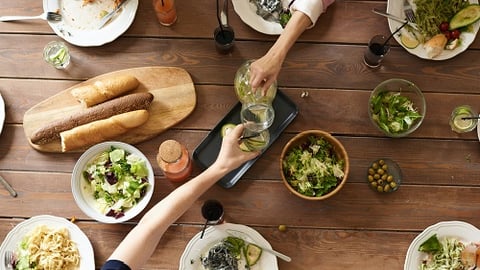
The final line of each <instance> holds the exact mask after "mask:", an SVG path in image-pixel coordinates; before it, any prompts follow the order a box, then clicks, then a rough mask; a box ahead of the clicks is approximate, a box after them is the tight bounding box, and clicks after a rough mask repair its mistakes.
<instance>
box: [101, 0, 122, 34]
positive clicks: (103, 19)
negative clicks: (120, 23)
mask: <svg viewBox="0 0 480 270" xmlns="http://www.w3.org/2000/svg"><path fill="white" fill-rule="evenodd" d="M127 1H128V0H123V1H122V2H121V3H120V4H119V5H118V6H117V7H116V8H115V9H114V10H113V11H112V12H110V13H108V14H107V15H105V16H104V17H103V18H102V21H100V25H99V26H98V29H102V28H103V27H104V26H105V24H107V22H109V21H110V19H112V17H113V16H114V15H115V14H117V13H118V11H120V9H121V8H122V6H123V4H125V3H126V2H127Z"/></svg>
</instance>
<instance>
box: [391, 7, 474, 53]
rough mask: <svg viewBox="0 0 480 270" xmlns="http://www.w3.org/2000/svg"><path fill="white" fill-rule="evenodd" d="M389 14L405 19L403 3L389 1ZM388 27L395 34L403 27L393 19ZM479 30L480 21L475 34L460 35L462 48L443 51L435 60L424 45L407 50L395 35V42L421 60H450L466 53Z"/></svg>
mask: <svg viewBox="0 0 480 270" xmlns="http://www.w3.org/2000/svg"><path fill="white" fill-rule="evenodd" d="M410 2H413V1H410ZM470 3H474V4H478V0H470ZM412 8H415V5H414V4H412ZM387 12H388V13H390V14H392V15H395V16H397V17H400V18H405V14H404V12H403V1H400V0H388V4H387ZM388 25H389V27H390V31H391V32H392V33H393V32H394V31H395V30H397V29H398V28H399V27H400V26H401V25H402V23H400V22H397V21H394V20H392V19H388ZM479 28H480V21H478V22H476V23H475V24H474V26H473V29H474V32H473V33H470V32H463V33H462V34H461V35H460V39H461V40H462V43H461V45H460V46H458V47H457V48H455V49H454V50H443V52H442V53H441V54H440V55H439V56H437V57H435V58H429V57H427V53H426V51H425V49H424V48H423V45H422V44H420V45H418V46H417V47H416V48H415V49H409V48H406V47H405V46H404V45H403V44H402V42H401V41H400V37H399V35H398V34H395V36H394V38H395V40H397V42H398V43H399V44H400V45H401V46H402V47H403V48H405V50H407V51H408V52H409V53H411V54H413V55H416V56H418V57H420V58H423V59H429V60H446V59H450V58H452V57H455V56H456V55H458V54H460V53H462V52H464V51H465V50H466V49H467V48H468V47H469V46H470V44H472V42H473V41H474V40H475V37H476V36H477V32H478V29H479Z"/></svg>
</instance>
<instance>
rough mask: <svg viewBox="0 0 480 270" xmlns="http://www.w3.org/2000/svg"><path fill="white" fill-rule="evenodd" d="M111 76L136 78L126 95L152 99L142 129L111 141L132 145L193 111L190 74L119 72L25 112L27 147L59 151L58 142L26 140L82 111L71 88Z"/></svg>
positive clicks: (146, 70) (173, 70)
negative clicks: (146, 95)
mask: <svg viewBox="0 0 480 270" xmlns="http://www.w3.org/2000/svg"><path fill="white" fill-rule="evenodd" d="M111 74H130V75H133V76H135V77H136V78H137V79H138V81H139V82H140V85H139V87H138V88H137V89H135V90H133V91H130V92H128V93H135V92H145V91H148V92H150V93H152V94H153V96H154V98H153V102H152V104H151V105H150V107H149V109H148V111H149V118H148V121H147V122H146V123H145V124H143V125H142V126H140V127H138V128H136V129H134V130H132V131H129V132H128V133H126V134H124V135H122V136H120V137H118V138H115V139H114V140H116V141H122V142H125V143H129V144H136V143H140V142H143V141H145V140H148V139H150V138H152V137H155V136H157V135H158V134H160V133H162V132H163V131H165V130H166V129H168V128H170V127H172V126H174V125H175V124H177V123H179V122H180V121H182V120H183V119H185V118H186V117H187V116H188V115H190V113H191V112H192V111H193V110H194V109H195V105H196V94H195V87H194V85H193V82H192V79H191V77H190V74H188V72H187V71H185V70H184V69H181V68H174V67H140V68H132V69H124V70H119V71H115V72H111V73H108V74H103V75H100V76H97V77H94V78H91V79H89V80H87V81H84V82H82V83H79V84H77V85H74V86H72V87H70V88H68V89H66V90H64V91H62V92H60V93H58V94H56V95H54V96H52V97H50V98H48V99H46V100H44V101H42V102H40V103H39V104H37V105H35V106H34V107H32V108H31V109H29V110H28V111H27V112H25V115H24V117H23V128H24V131H25V135H26V136H27V138H28V141H29V143H30V145H31V146H32V147H33V148H35V149H37V150H39V151H42V152H62V147H61V142H60V139H59V140H56V141H54V142H51V143H48V144H44V145H37V144H33V143H32V142H31V141H30V135H31V134H32V133H33V132H34V131H36V130H37V129H38V128H40V127H42V126H44V125H46V124H47V123H49V122H52V121H55V120H58V119H61V118H63V117H65V116H66V115H71V114H75V113H78V112H80V111H81V110H85V107H84V105H82V104H80V103H79V102H78V101H77V100H76V99H75V98H74V97H73V96H72V95H71V94H70V91H71V89H72V88H75V87H78V86H82V85H85V84H88V83H91V82H92V81H94V80H97V79H99V78H102V77H103V76H107V75H111ZM83 150H85V149H79V150H78V151H83ZM78 151H77V152H78Z"/></svg>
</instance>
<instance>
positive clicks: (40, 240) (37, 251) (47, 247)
mask: <svg viewBox="0 0 480 270" xmlns="http://www.w3.org/2000/svg"><path fill="white" fill-rule="evenodd" d="M20 248H21V250H20V253H21V254H22V253H25V255H27V256H28V264H29V266H30V269H36V270H59V269H63V270H73V269H77V268H78V265H79V264H80V255H79V251H78V248H77V245H76V244H75V243H74V242H73V241H72V240H71V239H70V234H69V231H68V230H67V229H66V228H48V227H47V226H45V225H40V226H37V227H36V228H35V229H33V230H32V231H31V232H30V233H29V234H28V235H26V236H25V238H24V240H23V241H22V243H21V247H20Z"/></svg>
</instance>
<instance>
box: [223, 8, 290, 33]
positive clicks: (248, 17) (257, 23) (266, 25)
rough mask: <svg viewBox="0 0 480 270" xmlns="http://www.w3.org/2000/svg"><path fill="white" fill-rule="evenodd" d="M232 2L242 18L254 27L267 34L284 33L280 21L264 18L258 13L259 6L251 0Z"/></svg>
mask: <svg viewBox="0 0 480 270" xmlns="http://www.w3.org/2000/svg"><path fill="white" fill-rule="evenodd" d="M225 1H228V0H225ZM232 3H233V9H234V10H235V12H236V13H237V14H238V16H240V19H242V21H243V22H244V23H246V24H247V25H248V26H250V27H252V28H253V29H255V30H257V31H258V32H260V33H264V34H267V35H280V34H281V33H282V31H283V28H282V26H281V25H280V24H279V23H276V22H270V21H267V20H264V19H263V18H262V17H260V16H259V15H257V13H256V11H257V7H256V6H255V4H253V3H251V2H250V0H232ZM287 5H288V1H287Z"/></svg>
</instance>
